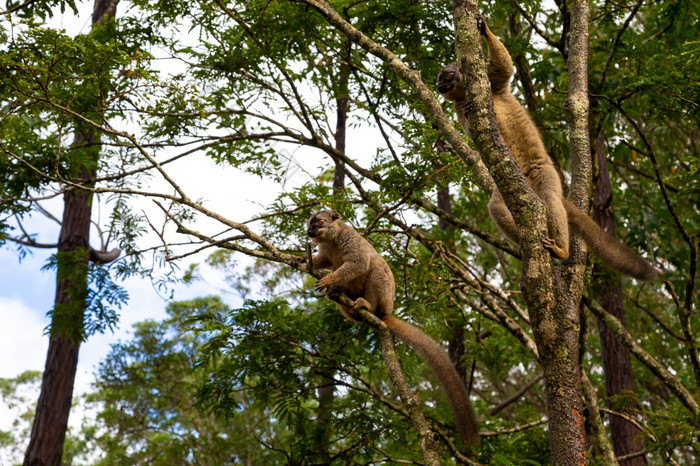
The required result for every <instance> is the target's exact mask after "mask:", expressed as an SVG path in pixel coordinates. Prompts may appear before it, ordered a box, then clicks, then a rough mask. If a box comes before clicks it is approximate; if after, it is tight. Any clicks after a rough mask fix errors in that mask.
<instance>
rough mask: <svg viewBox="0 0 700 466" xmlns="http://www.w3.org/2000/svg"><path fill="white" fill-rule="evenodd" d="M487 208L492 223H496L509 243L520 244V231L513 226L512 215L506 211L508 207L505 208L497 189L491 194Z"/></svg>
mask: <svg viewBox="0 0 700 466" xmlns="http://www.w3.org/2000/svg"><path fill="white" fill-rule="evenodd" d="M488 208H489V214H490V215H491V218H492V219H493V221H494V222H496V225H497V226H498V229H499V230H501V232H502V233H503V234H504V235H506V236H507V237H508V238H509V239H510V240H511V241H514V242H515V243H517V244H520V231H519V230H518V226H517V225H516V224H515V220H513V215H512V214H511V213H510V210H508V207H506V203H505V201H504V200H503V196H501V193H500V192H498V189H494V191H493V193H491V200H490V201H489V206H488Z"/></svg>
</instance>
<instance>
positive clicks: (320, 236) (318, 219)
mask: <svg viewBox="0 0 700 466" xmlns="http://www.w3.org/2000/svg"><path fill="white" fill-rule="evenodd" d="M339 220H340V214H339V213H338V212H336V211H335V210H322V211H321V212H317V213H315V214H314V215H312V216H311V218H310V219H309V221H308V223H307V225H306V234H307V235H308V236H309V238H311V241H312V242H314V243H321V242H323V241H327V240H329V239H332V238H333V236H334V234H333V230H334V225H335V224H336V222H337V221H339Z"/></svg>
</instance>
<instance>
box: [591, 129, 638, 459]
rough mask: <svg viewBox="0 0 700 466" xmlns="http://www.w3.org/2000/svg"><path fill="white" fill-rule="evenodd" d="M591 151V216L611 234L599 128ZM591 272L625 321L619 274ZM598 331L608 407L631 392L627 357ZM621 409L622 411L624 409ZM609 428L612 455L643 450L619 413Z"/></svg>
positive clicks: (603, 299)
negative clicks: (593, 167) (593, 171)
mask: <svg viewBox="0 0 700 466" xmlns="http://www.w3.org/2000/svg"><path fill="white" fill-rule="evenodd" d="M595 154H596V159H597V163H598V179H597V180H596V191H595V198H594V202H593V220H594V221H595V222H596V223H597V224H598V225H600V227H601V228H602V229H603V230H605V232H606V233H608V234H611V235H615V217H614V215H613V206H612V189H611V185H610V174H609V172H608V161H607V158H606V151H605V136H604V134H603V132H602V131H599V132H598V135H597V137H596V140H595ZM594 276H595V277H596V281H597V282H598V283H599V284H600V289H602V290H603V293H602V295H601V296H600V297H599V301H600V303H601V305H602V306H603V308H604V309H605V310H606V311H608V312H609V313H610V314H612V315H614V316H615V317H617V318H618V319H619V320H620V322H622V325H625V309H624V306H623V303H622V289H621V287H620V278H619V276H617V275H614V276H613V275H610V274H605V273H600V270H599V268H597V267H596V268H595V269H594ZM598 332H599V334H600V346H601V350H602V356H603V369H604V374H605V388H606V392H607V395H608V404H609V406H610V408H611V409H615V408H614V406H613V403H612V401H611V399H612V398H613V397H614V396H615V395H618V394H620V393H623V392H634V375H633V373H632V365H631V360H630V359H631V358H630V354H629V351H627V348H625V346H624V345H623V344H622V343H621V342H620V340H619V339H618V338H617V337H616V336H615V334H614V333H613V331H612V330H610V329H609V328H608V327H607V326H606V325H605V323H604V322H603V321H602V320H601V319H598ZM621 411H622V412H626V411H625V410H624V409H622V410H621ZM610 431H611V435H612V440H613V449H614V450H615V455H616V456H618V457H620V456H625V455H629V454H630V453H637V452H640V451H642V450H643V446H642V441H641V431H640V430H639V428H637V426H635V425H634V424H632V423H631V422H628V421H626V420H625V419H623V418H621V417H619V416H611V418H610ZM620 464H621V465H622V466H641V465H644V464H645V460H644V456H643V455H642V456H637V457H635V458H630V459H627V460H624V461H621V462H620Z"/></svg>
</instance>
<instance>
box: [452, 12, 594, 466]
mask: <svg viewBox="0 0 700 466" xmlns="http://www.w3.org/2000/svg"><path fill="white" fill-rule="evenodd" d="M453 6H454V19H455V33H456V40H457V55H458V58H459V59H460V61H461V69H462V73H463V74H464V79H465V83H464V84H465V89H466V94H467V100H468V101H469V102H470V103H471V105H470V108H468V109H467V119H468V121H469V131H470V133H471V134H472V135H473V136H474V137H473V139H474V142H475V143H476V145H477V147H478V148H479V150H480V152H481V155H482V157H483V159H484V162H485V164H486V166H487V167H488V168H489V171H490V173H491V175H492V176H493V179H494V181H495V183H496V185H497V186H498V190H499V191H500V193H501V195H502V196H503V199H504V200H505V202H506V205H507V206H508V209H509V210H510V212H511V213H512V214H513V217H514V218H515V219H516V223H517V224H518V227H519V228H520V233H521V244H520V251H521V254H522V263H523V271H522V279H521V290H522V293H523V298H524V299H525V302H526V303H527V306H528V311H529V314H530V320H531V324H532V330H533V334H534V337H535V342H536V343H537V349H538V352H539V355H540V363H541V365H542V368H543V372H544V376H545V380H546V386H547V406H548V412H549V427H550V438H551V445H552V463H553V464H562V465H574V464H585V463H586V449H585V435H584V432H585V429H584V422H583V407H582V404H581V384H580V373H579V367H578V350H577V349H578V316H577V314H576V316H575V318H574V315H573V314H574V312H573V311H572V309H574V308H575V307H576V306H574V303H575V304H577V301H578V298H579V297H580V290H575V291H574V292H573V293H572V299H569V300H568V301H567V303H561V301H560V300H557V299H555V292H554V281H553V272H552V268H551V264H550V260H549V255H548V254H547V253H546V252H545V250H544V248H543V247H542V244H541V242H540V238H543V237H545V235H546V234H547V226H546V218H545V212H544V208H543V206H542V204H541V202H540V201H539V199H538V198H537V197H536V196H535V195H534V193H533V192H532V189H531V188H530V186H529V185H528V184H527V182H526V181H525V179H524V176H523V174H522V172H521V171H520V169H519V168H518V166H517V165H516V164H515V161H514V160H513V158H512V157H511V156H509V155H510V154H509V152H508V149H507V147H505V144H504V143H503V140H502V138H500V137H499V134H498V130H497V127H496V122H495V115H494V112H493V104H492V98H491V92H490V86H489V82H488V80H487V77H486V71H485V67H484V61H483V53H482V50H481V42H480V40H479V36H478V32H477V25H476V14H477V5H476V2H474V1H469V0H453ZM504 154H508V155H504ZM578 260H579V261H580V259H578ZM579 267H580V266H579ZM575 275H581V272H580V271H578V272H576V273H575ZM575 282H576V281H575V280H571V283H575ZM578 286H579V287H580V284H579V285H578ZM560 288H561V287H560ZM577 292H578V294H576V293H577ZM557 294H558V295H559V296H557V298H560V299H561V298H562V296H561V295H562V294H563V293H561V292H560V293H557ZM558 301H559V302H558ZM565 304H569V305H568V306H566V305H565Z"/></svg>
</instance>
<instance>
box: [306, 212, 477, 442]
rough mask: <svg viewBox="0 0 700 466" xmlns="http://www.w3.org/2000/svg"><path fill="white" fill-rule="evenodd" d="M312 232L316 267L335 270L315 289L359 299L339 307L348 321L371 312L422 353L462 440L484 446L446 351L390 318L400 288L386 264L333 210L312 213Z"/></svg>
mask: <svg viewBox="0 0 700 466" xmlns="http://www.w3.org/2000/svg"><path fill="white" fill-rule="evenodd" d="M307 233H308V235H309V237H310V238H311V241H312V242H313V243H315V244H317V245H318V253H317V254H316V255H315V256H314V257H313V259H312V261H313V267H314V268H315V269H320V268H331V269H333V271H332V272H331V273H329V274H328V275H326V276H324V277H323V278H321V279H320V280H319V281H318V282H316V286H315V288H316V289H317V290H319V291H324V290H326V289H328V288H329V287H332V286H339V287H340V288H341V289H342V290H343V292H344V293H345V294H347V295H348V297H350V298H351V299H353V300H354V301H355V303H354V305H353V306H352V307H347V306H344V305H342V304H338V308H339V309H340V312H342V313H343V315H344V316H345V317H347V318H348V319H350V320H353V321H357V313H358V312H359V309H361V308H366V309H367V310H368V311H369V312H371V313H373V314H374V315H376V316H377V317H379V318H380V319H382V321H383V322H384V323H385V324H386V325H387V326H388V327H389V328H390V329H391V330H392V332H394V334H395V335H396V336H397V337H398V338H399V339H400V340H402V341H404V342H405V343H407V344H408V345H409V346H410V347H411V348H413V349H414V350H415V351H416V352H418V354H420V355H421V356H422V357H423V359H425V361H426V362H427V363H428V365H429V366H430V368H431V369H432V370H433V372H434V373H435V375H436V376H437V378H438V380H439V381H440V384H441V385H442V388H443V390H444V392H445V395H446V397H447V400H448V401H449V403H450V407H451V408H452V414H453V415H454V417H455V420H456V423H457V430H458V431H459V434H460V436H461V437H462V439H463V440H464V441H465V443H467V444H468V445H476V444H477V443H479V424H478V421H477V419H476V415H475V414H474V409H473V408H472V405H471V402H470V401H469V393H468V392H467V389H466V387H465V385H464V381H463V380H462V379H461V378H460V377H459V374H458V373H457V371H456V369H455V367H454V365H453V364H452V362H450V359H449V357H448V356H447V354H446V353H445V351H444V350H443V349H442V348H441V347H440V346H439V345H438V344H437V343H436V342H435V341H433V340H432V339H431V338H430V337H429V336H428V335H426V334H425V333H423V332H422V331H421V330H420V329H418V328H417V327H415V326H413V325H411V324H409V323H408V322H404V321H403V320H401V319H398V318H396V317H394V316H392V315H391V313H392V312H393V310H394V295H395V291H396V290H395V284H394V275H393V274H392V273H391V269H390V268H389V265H388V264H387V263H386V261H385V260H384V259H382V257H381V256H380V255H379V254H378V253H377V251H376V250H375V249H374V247H372V245H371V244H369V242H368V241H367V240H366V239H364V238H363V237H362V236H360V235H359V234H358V233H357V232H356V231H355V230H354V229H353V228H352V227H350V226H348V225H346V224H345V223H344V222H343V221H342V220H341V219H340V214H338V212H336V211H334V210H326V211H321V212H318V213H316V214H315V215H313V216H312V217H311V218H310V219H309V221H308V225H307Z"/></svg>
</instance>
